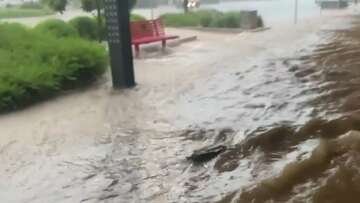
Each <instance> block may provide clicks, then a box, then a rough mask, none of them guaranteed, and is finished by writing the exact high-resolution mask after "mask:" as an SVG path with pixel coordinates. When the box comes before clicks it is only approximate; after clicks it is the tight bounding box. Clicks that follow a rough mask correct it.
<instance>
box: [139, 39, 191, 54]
mask: <svg viewBox="0 0 360 203" xmlns="http://www.w3.org/2000/svg"><path fill="white" fill-rule="evenodd" d="M197 39H198V38H197V36H189V37H183V38H179V39H176V40H171V41H169V42H168V43H167V46H168V47H177V46H180V45H181V44H184V43H188V42H192V41H195V40H197ZM160 50H162V47H161V44H159V43H153V44H148V45H143V46H142V48H141V52H147V53H150V52H158V51H160ZM140 55H141V53H140Z"/></svg>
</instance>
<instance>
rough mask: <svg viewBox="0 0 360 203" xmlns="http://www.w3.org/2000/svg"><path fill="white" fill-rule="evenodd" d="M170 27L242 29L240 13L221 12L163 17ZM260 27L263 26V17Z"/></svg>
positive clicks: (166, 15)
mask: <svg viewBox="0 0 360 203" xmlns="http://www.w3.org/2000/svg"><path fill="white" fill-rule="evenodd" d="M161 18H162V19H163V20H164V22H165V24H166V25H167V26H169V27H215V28H240V23H241V14H240V12H219V11H215V10H203V11H196V12H189V13H185V14H184V13H168V14H164V15H162V16H161ZM258 21H259V22H258V24H259V27H262V26H263V22H262V19H261V17H259V20H258Z"/></svg>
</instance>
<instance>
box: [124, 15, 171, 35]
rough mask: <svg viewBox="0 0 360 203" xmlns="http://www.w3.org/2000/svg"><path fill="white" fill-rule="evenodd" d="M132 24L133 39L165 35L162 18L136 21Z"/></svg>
mask: <svg viewBox="0 0 360 203" xmlns="http://www.w3.org/2000/svg"><path fill="white" fill-rule="evenodd" d="M130 26H131V36H132V38H133V39H139V38H144V37H158V36H164V35H165V29H164V24H163V22H162V20H161V19H155V20H141V21H135V22H131V24H130Z"/></svg>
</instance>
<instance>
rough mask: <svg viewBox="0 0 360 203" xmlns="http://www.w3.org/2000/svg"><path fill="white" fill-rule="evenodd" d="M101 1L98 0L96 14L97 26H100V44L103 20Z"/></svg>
mask: <svg viewBox="0 0 360 203" xmlns="http://www.w3.org/2000/svg"><path fill="white" fill-rule="evenodd" d="M99 1H101V0H96V13H97V24H98V40H99V42H101V41H102V37H103V36H102V35H103V33H102V31H103V30H102V27H103V26H102V23H103V22H102V18H101V8H100V2H99Z"/></svg>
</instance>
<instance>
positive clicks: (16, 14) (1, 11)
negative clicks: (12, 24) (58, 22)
mask: <svg viewBox="0 0 360 203" xmlns="http://www.w3.org/2000/svg"><path fill="white" fill-rule="evenodd" d="M51 14H54V12H53V11H51V10H49V9H28V8H27V9H23V8H0V19H1V18H22V17H37V16H46V15H51Z"/></svg>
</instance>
